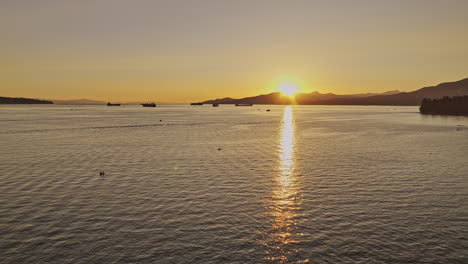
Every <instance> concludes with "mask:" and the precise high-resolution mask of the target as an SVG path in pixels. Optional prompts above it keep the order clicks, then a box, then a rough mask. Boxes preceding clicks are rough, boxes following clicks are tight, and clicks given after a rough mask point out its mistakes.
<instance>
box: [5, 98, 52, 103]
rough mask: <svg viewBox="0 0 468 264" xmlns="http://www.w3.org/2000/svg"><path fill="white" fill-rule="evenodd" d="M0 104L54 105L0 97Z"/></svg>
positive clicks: (26, 99)
mask: <svg viewBox="0 0 468 264" xmlns="http://www.w3.org/2000/svg"><path fill="white" fill-rule="evenodd" d="M0 104H53V102H52V101H47V100H39V99H31V98H22V97H0Z"/></svg>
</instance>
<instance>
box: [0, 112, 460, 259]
mask: <svg viewBox="0 0 468 264" xmlns="http://www.w3.org/2000/svg"><path fill="white" fill-rule="evenodd" d="M267 108H268V109H271V111H270V112H266V111H265V110H266V109H267ZM457 125H462V126H464V127H459V129H457ZM0 143H1V151H0V172H1V173H0V262H1V263H468V240H467V239H468V199H467V198H468V118H465V117H431V116H421V115H420V114H419V113H418V109H417V107H356V106H348V107H344V106H292V107H291V106H253V107H234V106H224V105H221V106H220V107H218V108H213V107H211V106H201V107H194V106H160V107H157V108H143V107H139V106H121V107H106V106H53V105H52V106H47V105H44V106H0ZM102 170H103V171H105V172H106V175H105V176H104V177H102V176H99V172H100V171H102Z"/></svg>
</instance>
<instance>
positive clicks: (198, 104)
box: [190, 103, 203, 105]
mask: <svg viewBox="0 0 468 264" xmlns="http://www.w3.org/2000/svg"><path fill="white" fill-rule="evenodd" d="M190 105H203V103H191V104H190Z"/></svg>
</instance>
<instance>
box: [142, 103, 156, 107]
mask: <svg viewBox="0 0 468 264" xmlns="http://www.w3.org/2000/svg"><path fill="white" fill-rule="evenodd" d="M141 105H142V106H143V107H156V104H155V103H145V104H141Z"/></svg>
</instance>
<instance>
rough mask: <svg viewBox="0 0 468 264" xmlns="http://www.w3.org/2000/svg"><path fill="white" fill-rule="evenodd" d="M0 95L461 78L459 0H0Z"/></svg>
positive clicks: (462, 12) (365, 87) (240, 90)
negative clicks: (283, 83) (282, 83)
mask: <svg viewBox="0 0 468 264" xmlns="http://www.w3.org/2000/svg"><path fill="white" fill-rule="evenodd" d="M0 36H1V41H0V58H1V60H0V96H14V97H17V96H22V97H33V98H45V99H77V98H88V99H98V100H104V101H121V102H126V101H142V100H143V101H148V100H152V101H155V102H179V103H187V102H193V101H200V100H205V99H213V98H219V97H226V96H230V97H244V96H252V95H258V94H262V93H269V92H272V91H276V90H277V89H278V88H279V85H280V83H281V82H293V83H295V84H297V86H298V87H299V88H300V89H301V90H302V91H304V92H311V91H320V92H323V93H325V92H333V93H339V94H349V93H361V92H384V91H388V90H395V89H398V90H402V91H411V90H415V89H417V88H420V87H423V86H428V85H435V84H438V83H440V82H444V81H456V80H459V79H463V78H466V77H468V1H465V0H437V1H436V0H411V1H408V0H405V1H397V0H393V1H387V0H382V1H379V0H354V1H348V0H343V1H331V0H326V1H325V0H324V1H315V0H303V1H302V0H291V1H279V0H278V1H276V0H232V1H228V0H225V1H223V0H185V1H179V0H167V1H163V0H148V1H143V0H100V1H97V0H89V1H88V0H81V1H66V0H61V1H59V0H56V1H53V0H29V1H27V0H2V1H1V2H0Z"/></svg>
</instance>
